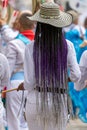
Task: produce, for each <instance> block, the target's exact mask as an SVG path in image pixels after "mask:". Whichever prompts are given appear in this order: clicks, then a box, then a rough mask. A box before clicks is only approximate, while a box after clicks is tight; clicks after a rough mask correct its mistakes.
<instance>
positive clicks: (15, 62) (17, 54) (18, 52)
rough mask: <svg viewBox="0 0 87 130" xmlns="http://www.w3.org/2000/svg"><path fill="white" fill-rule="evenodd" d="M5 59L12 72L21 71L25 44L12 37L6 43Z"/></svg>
mask: <svg viewBox="0 0 87 130" xmlns="http://www.w3.org/2000/svg"><path fill="white" fill-rule="evenodd" d="M7 46H8V47H7V59H8V62H9V65H10V72H11V76H12V74H13V73H16V72H20V71H23V69H24V68H23V65H24V51H25V44H24V43H23V42H22V41H21V40H20V39H14V40H12V41H10V42H9V43H8V45H7Z"/></svg>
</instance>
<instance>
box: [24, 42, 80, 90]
mask: <svg viewBox="0 0 87 130" xmlns="http://www.w3.org/2000/svg"><path fill="white" fill-rule="evenodd" d="M67 45H68V55H67V60H68V61H67V65H68V68H69V69H70V79H71V80H72V82H76V81H78V80H80V76H81V72H80V69H79V65H78V63H77V59H76V53H75V49H74V46H73V44H72V43H71V42H70V41H68V40H67ZM24 59H25V62H24V63H25V65H24V72H25V80H24V87H25V89H28V90H29V91H30V90H32V89H33V88H34V85H35V73H34V63H33V43H31V44H29V45H28V46H27V47H26V50H25V58H24Z"/></svg>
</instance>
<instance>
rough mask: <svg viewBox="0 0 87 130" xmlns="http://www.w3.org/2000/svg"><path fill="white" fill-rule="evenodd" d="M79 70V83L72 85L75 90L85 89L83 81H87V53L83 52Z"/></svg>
mask: <svg viewBox="0 0 87 130" xmlns="http://www.w3.org/2000/svg"><path fill="white" fill-rule="evenodd" d="M79 66H80V70H81V79H80V81H78V82H76V83H75V84H74V87H75V88H76V89H77V90H82V89H83V88H85V86H86V84H85V80H87V51H84V52H83V54H82V56H81V58H80V62H79Z"/></svg>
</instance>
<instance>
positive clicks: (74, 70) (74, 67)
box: [67, 40, 81, 82]
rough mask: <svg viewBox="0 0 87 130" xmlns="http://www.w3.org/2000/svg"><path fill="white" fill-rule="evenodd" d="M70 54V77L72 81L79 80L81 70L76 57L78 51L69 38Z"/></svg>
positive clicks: (68, 60) (68, 58)
mask: <svg viewBox="0 0 87 130" xmlns="http://www.w3.org/2000/svg"><path fill="white" fill-rule="evenodd" d="M67 45H68V55H67V63H68V68H69V70H70V79H71V81H72V82H77V81H79V80H80V78H81V71H80V68H79V65H78V63H77V59H76V53H75V49H74V46H73V44H72V43H71V42H70V41H68V40H67Z"/></svg>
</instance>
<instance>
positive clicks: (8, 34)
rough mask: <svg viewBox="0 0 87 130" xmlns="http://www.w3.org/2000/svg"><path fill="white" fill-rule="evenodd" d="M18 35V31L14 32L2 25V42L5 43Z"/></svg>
mask: <svg viewBox="0 0 87 130" xmlns="http://www.w3.org/2000/svg"><path fill="white" fill-rule="evenodd" d="M18 34H19V32H18V31H14V30H13V29H12V28H10V27H9V26H8V25H3V26H2V28H1V36H2V39H3V40H4V42H6V43H7V42H9V41H11V40H13V39H15V38H16V36H17V35H18Z"/></svg>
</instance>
